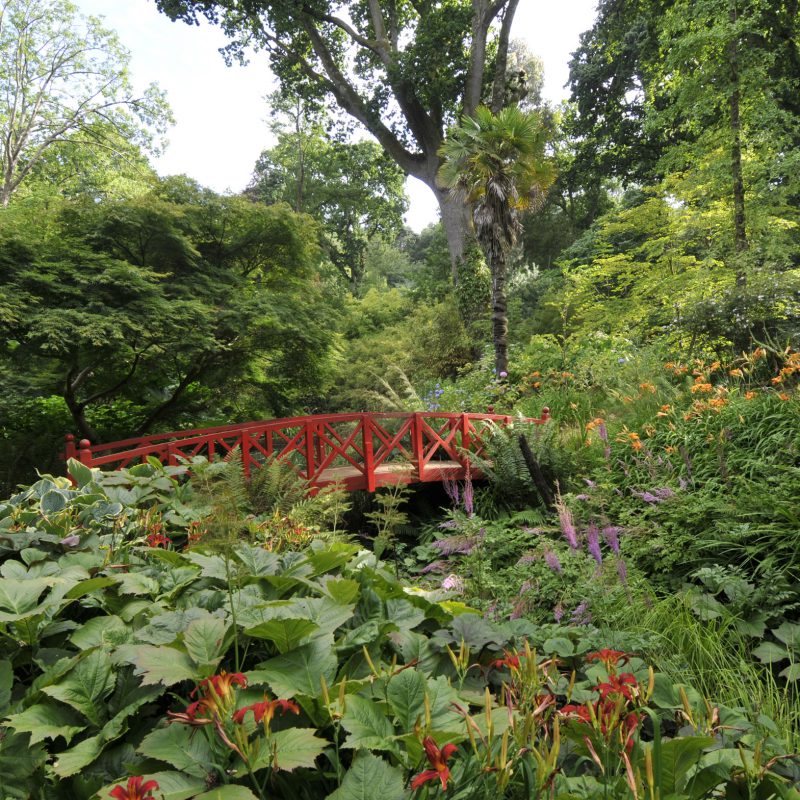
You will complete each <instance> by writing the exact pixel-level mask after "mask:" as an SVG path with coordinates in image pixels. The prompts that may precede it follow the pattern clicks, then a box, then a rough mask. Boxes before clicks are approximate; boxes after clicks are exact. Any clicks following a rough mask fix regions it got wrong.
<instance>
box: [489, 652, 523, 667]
mask: <svg viewBox="0 0 800 800" xmlns="http://www.w3.org/2000/svg"><path fill="white" fill-rule="evenodd" d="M505 653H506V657H505V658H498V659H497V660H496V661H491V662H490V663H489V666H490V667H494V668H495V669H502V668H503V667H513V668H514V669H519V659H520V657H519V656H518V655H515V654H514V653H509V652H508V651H507V650H506V651H505Z"/></svg>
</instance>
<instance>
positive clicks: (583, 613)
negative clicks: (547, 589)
mask: <svg viewBox="0 0 800 800" xmlns="http://www.w3.org/2000/svg"><path fill="white" fill-rule="evenodd" d="M570 618H571V620H572V622H573V624H574V625H588V624H589V623H590V622H591V621H592V615H591V614H590V613H589V601H588V600H581V602H580V603H578V605H577V606H576V607H575V610H574V611H573V612H572V614H571V617H570Z"/></svg>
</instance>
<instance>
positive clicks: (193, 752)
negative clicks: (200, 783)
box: [139, 725, 214, 778]
mask: <svg viewBox="0 0 800 800" xmlns="http://www.w3.org/2000/svg"><path fill="white" fill-rule="evenodd" d="M139 752H140V753H141V754H142V755H145V756H147V757H148V758H154V759H156V761H165V762H166V763H167V764H170V765H171V766H173V767H175V768H176V769H179V770H181V771H182V772H185V773H187V774H189V775H194V776H196V777H198V778H205V777H206V776H207V775H208V772H209V767H210V766H211V764H213V762H214V753H213V751H212V750H211V748H210V747H209V745H208V740H207V739H206V737H205V736H201V735H198V732H197V731H195V730H194V729H192V728H190V727H188V726H186V725H167V726H166V727H164V728H156V729H155V730H154V731H152V732H151V733H149V734H148V735H147V736H145V737H144V739H142V743H141V744H140V745H139Z"/></svg>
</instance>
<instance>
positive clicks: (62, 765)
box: [53, 693, 152, 778]
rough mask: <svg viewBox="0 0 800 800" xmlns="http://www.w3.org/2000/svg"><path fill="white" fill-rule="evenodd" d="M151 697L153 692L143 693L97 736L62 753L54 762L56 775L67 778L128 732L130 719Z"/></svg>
mask: <svg viewBox="0 0 800 800" xmlns="http://www.w3.org/2000/svg"><path fill="white" fill-rule="evenodd" d="M151 699H152V695H151V694H148V693H145V694H142V695H141V696H140V697H139V698H138V699H137V700H136V701H135V702H133V703H131V704H129V705H128V706H126V707H125V708H124V709H123V710H122V711H120V712H119V713H118V714H117V715H116V716H114V717H113V718H112V719H111V720H109V722H107V723H106V724H105V725H104V726H103V729H102V730H101V731H100V733H99V734H97V736H93V737H91V738H90V739H85V740H84V741H82V742H80V743H79V744H76V745H75V747H73V748H71V749H70V750H65V751H64V752H63V753H60V754H59V756H58V759H57V760H56V762H55V763H54V764H53V771H54V772H55V773H56V775H58V776H59V777H62V778H67V777H69V776H70V775H74V774H76V773H77V772H80V771H81V770H82V769H83V768H84V767H86V766H88V765H89V764H91V763H92V761H94V760H95V759H96V758H97V757H98V756H99V755H100V754H101V753H102V752H103V749H104V748H105V746H106V745H107V744H109V743H111V742H113V741H115V740H116V739H119V737H120V736H122V735H123V734H124V733H126V732H127V730H128V719H129V718H130V717H131V716H132V715H133V714H135V713H136V711H137V710H138V709H139V708H141V707H142V706H143V705H144V704H145V703H147V702H149V701H150V700H151Z"/></svg>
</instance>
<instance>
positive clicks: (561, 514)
mask: <svg viewBox="0 0 800 800" xmlns="http://www.w3.org/2000/svg"><path fill="white" fill-rule="evenodd" d="M556 509H557V511H558V524H559V527H560V528H561V533H563V534H564V538H565V539H566V540H567V542H568V543H569V546H570V547H571V548H572V549H573V550H577V549H578V534H577V533H576V531H575V522H574V521H573V519H572V512H571V511H570V510H569V509H568V508H567V507H566V506H565V505H564V501H563V500H562V499H561V497H559V498H558V501H557V502H556Z"/></svg>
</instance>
